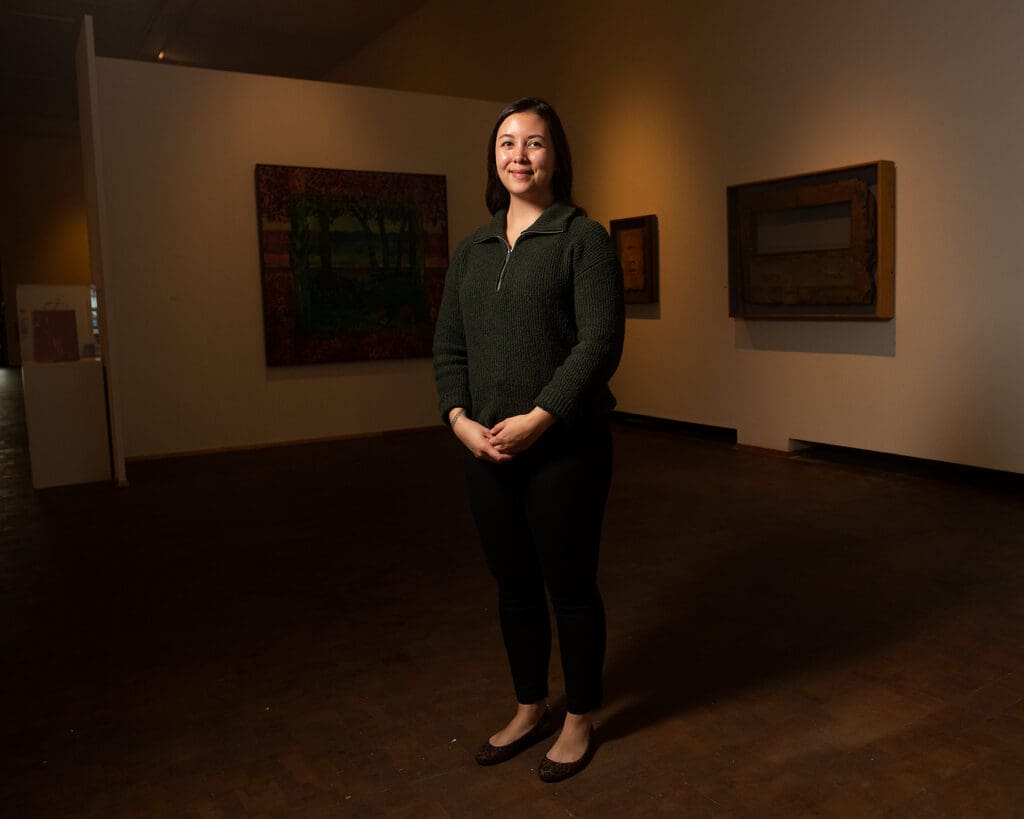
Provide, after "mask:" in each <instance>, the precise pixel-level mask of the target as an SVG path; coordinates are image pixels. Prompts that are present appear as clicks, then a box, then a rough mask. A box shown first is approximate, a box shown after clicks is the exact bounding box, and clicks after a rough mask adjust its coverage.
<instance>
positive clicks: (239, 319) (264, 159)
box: [96, 58, 500, 458]
mask: <svg viewBox="0 0 1024 819" xmlns="http://www.w3.org/2000/svg"><path fill="white" fill-rule="evenodd" d="M96 63H97V103H98V122H99V145H100V146H101V149H100V154H101V159H102V183H103V187H104V191H105V197H106V212H105V217H106V228H105V230H106V234H105V235H106V243H105V246H106V254H105V255H106V259H107V263H106V275H107V281H108V287H109V289H110V292H111V295H112V296H113V298H114V301H115V302H116V305H117V315H116V326H115V328H114V329H115V331H116V345H115V348H114V350H113V354H114V358H115V367H116V375H117V382H118V385H119V391H120V402H121V407H122V408H123V427H124V446H125V452H126V455H127V456H128V457H129V458H131V457H146V456H156V455H164V454H170V453H183V452H195V451H205V450H215V449H222V448H233V447H247V446H259V445H265V444H272V443H279V442H292V441H303V440H315V439H323V438H332V437H338V436H346V435H357V434H365V433H373V432H378V431H382V430H392V429H401V428H411V427H418V426H426V425H431V424H436V423H439V417H438V415H437V412H436V409H435V405H436V398H435V393H434V386H433V376H432V371H431V367H430V362H429V360H428V359H417V360H397V361H383V362H380V361H378V362H357V363H351V364H329V365H317V366H309V367H294V368H270V369H268V368H267V367H266V365H265V359H264V342H263V318H262V303H261V290H260V267H259V255H258V244H257V233H256V226H257V220H256V205H255V193H254V181H253V171H254V166H255V165H256V164H257V163H266V164H279V165H300V166H312V167H324V168H343V169H352V170H374V171H397V172H408V173H431V174H444V175H445V176H446V178H447V189H448V231H449V242H450V245H451V246H452V247H454V245H455V243H456V242H457V241H458V240H459V239H460V238H461V237H462V236H464V235H465V234H467V233H468V232H470V231H471V230H472V229H473V228H474V227H476V225H478V224H479V223H480V222H482V221H484V220H485V219H486V218H487V211H486V209H485V207H484V205H483V183H484V169H483V163H482V154H483V148H484V142H485V141H486V139H487V135H488V133H489V131H490V127H491V125H492V124H493V123H492V119H493V117H494V115H495V113H496V112H497V111H498V110H499V108H500V106H499V104H497V103H493V102H483V101H472V100H465V99H456V98H451V97H438V96H431V95H424V94H410V93H400V92H389V91H380V90H374V89H369V88H358V87H352V86H342V85H336V84H329V83H316V82H306V81H299V80H289V79H280V78H272V77H263V76H254V75H246V74H236V73H226V72H218V71H209V70H201V69H191V68H183V67H176V66H168V65H158V64H153V63H142V62H133V61H124V60H113V59H104V58H99V59H97V61H96Z"/></svg>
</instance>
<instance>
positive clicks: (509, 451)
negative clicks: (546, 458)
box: [490, 407, 558, 455]
mask: <svg viewBox="0 0 1024 819" xmlns="http://www.w3.org/2000/svg"><path fill="white" fill-rule="evenodd" d="M556 420H558V419H557V418H556V417H555V416H554V415H552V414H551V413H550V412H548V411H547V410H545V409H541V408H540V407H534V408H533V409H532V410H531V411H530V412H528V413H526V414H525V415H513V416H511V417H509V418H506V419H505V420H504V421H499V422H498V423H496V424H495V425H494V426H493V427H491V429H490V433H491V445H492V446H493V447H494V448H495V449H496V450H498V451H499V452H501V453H503V454H506V455H517V454H519V453H520V452H524V451H525V450H527V449H529V448H530V447H531V446H532V445H533V444H534V442H536V440H537V439H538V438H540V436H541V435H543V434H544V430H546V429H547V428H548V427H550V426H551V425H552V424H553V423H555V421H556Z"/></svg>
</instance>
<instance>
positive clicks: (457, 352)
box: [433, 241, 472, 424]
mask: <svg viewBox="0 0 1024 819" xmlns="http://www.w3.org/2000/svg"><path fill="white" fill-rule="evenodd" d="M468 249H469V242H468V241H466V242H463V243H462V245H460V246H459V248H458V249H457V250H456V251H455V258H454V259H453V260H452V263H451V266H450V267H449V268H448V273H447V274H446V276H445V280H444V294H443V296H442V297H441V307H440V309H439V311H438V315H437V324H436V325H435V327H434V349H433V352H434V381H435V383H436V385H437V396H438V409H439V410H440V412H441V419H442V421H443V422H444V423H446V424H447V423H448V414H449V413H450V412H451V411H452V408H454V407H466V409H467V410H469V411H470V414H472V407H471V406H470V395H469V366H468V359H467V355H466V331H465V327H464V325H463V322H462V306H461V304H460V302H459V285H460V284H461V282H462V276H463V275H464V273H465V267H466V256H467V253H468Z"/></svg>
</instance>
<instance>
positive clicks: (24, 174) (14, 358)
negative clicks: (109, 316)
mask: <svg viewBox="0 0 1024 819" xmlns="http://www.w3.org/2000/svg"><path fill="white" fill-rule="evenodd" d="M0 156H3V158H4V174H3V175H4V181H3V190H4V195H3V196H2V197H0V272H2V273H3V287H4V293H3V295H4V303H5V308H6V319H7V321H6V325H7V349H8V351H9V354H10V363H11V364H14V365H16V364H20V363H21V348H20V343H19V338H18V311H17V305H16V302H15V291H16V288H17V286H18V285H19V284H88V283H89V238H88V233H87V230H86V220H85V205H84V201H83V194H82V156H81V147H80V145H79V142H78V139H77V138H74V137H63V136H31V135H10V134H2V135H0Z"/></svg>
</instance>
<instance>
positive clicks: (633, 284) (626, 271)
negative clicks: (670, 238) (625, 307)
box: [610, 216, 658, 304]
mask: <svg viewBox="0 0 1024 819" xmlns="http://www.w3.org/2000/svg"><path fill="white" fill-rule="evenodd" d="M610 227H611V237H612V241H613V242H614V243H615V250H616V252H617V253H618V254H619V262H620V263H621V265H622V284H623V291H624V293H625V298H626V304H653V303H654V302H656V301H657V300H658V236H657V233H658V219H657V217H656V216H634V217H632V218H630V219H612V220H611V223H610Z"/></svg>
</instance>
